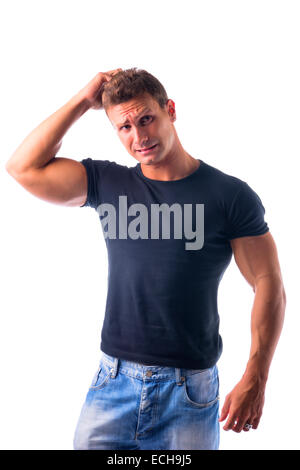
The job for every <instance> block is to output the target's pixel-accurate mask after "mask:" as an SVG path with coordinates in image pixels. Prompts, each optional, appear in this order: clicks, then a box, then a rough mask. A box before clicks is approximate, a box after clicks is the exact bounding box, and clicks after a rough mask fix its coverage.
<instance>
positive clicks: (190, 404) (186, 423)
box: [73, 352, 220, 450]
mask: <svg viewBox="0 0 300 470" xmlns="http://www.w3.org/2000/svg"><path fill="white" fill-rule="evenodd" d="M218 418H219V374H218V368H217V365H215V366H213V367H211V368H209V369H197V370H196V369H178V368H174V367H165V366H159V365H144V364H139V363H137V362H132V361H127V360H124V359H119V358H116V357H113V356H109V355H108V354H105V353H104V352H102V356H101V360H100V364H99V367H98V369H97V371H96V374H95V376H94V378H93V380H92V383H91V385H90V388H89V391H88V393H87V396H86V400H85V403H84V405H83V407H82V410H81V414H80V417H79V420H78V423H77V427H76V431H75V436H74V443H73V445H74V449H75V450H88V449H94V450H104V449H109V450H125V449H130V450H146V449H153V450H161V449H176V450H177V449H178V450H185V449H187V450H194V449H201V450H208V449H209V450H218V448H219V437H220V428H219V421H218Z"/></svg>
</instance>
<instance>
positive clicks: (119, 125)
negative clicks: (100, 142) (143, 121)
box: [117, 108, 152, 127]
mask: <svg viewBox="0 0 300 470" xmlns="http://www.w3.org/2000/svg"><path fill="white" fill-rule="evenodd" d="M149 112H150V113H151V112H152V111H151V109H149V108H146V109H144V110H143V111H142V112H141V113H140V114H139V115H138V116H137V117H136V118H135V119H136V120H138V119H139V118H140V117H141V116H142V115H143V114H145V113H149ZM127 122H129V120H128V119H126V120H125V121H123V122H120V123H119V124H117V127H121V126H124V125H125V124H127Z"/></svg>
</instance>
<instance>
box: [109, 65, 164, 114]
mask: <svg viewBox="0 0 300 470" xmlns="http://www.w3.org/2000/svg"><path fill="white" fill-rule="evenodd" d="M144 93H149V95H151V96H152V97H153V98H154V99H155V100H156V101H157V103H158V104H159V106H160V107H161V108H162V109H163V108H164V107H165V105H166V103H167V101H168V95H167V92H166V90H165V88H164V87H163V85H162V84H161V83H160V81H159V80H158V79H157V78H156V77H154V76H153V75H152V74H151V73H149V72H147V71H146V70H142V69H138V68H137V67H133V68H131V69H127V70H122V71H120V72H118V73H116V74H115V75H113V77H112V78H111V79H110V80H109V81H108V82H105V84H104V86H103V92H102V105H103V108H104V109H105V111H106V110H107V109H108V108H109V107H110V106H113V105H116V104H120V103H124V102H126V101H129V100H131V99H133V98H136V97H138V96H141V95H143V94H144Z"/></svg>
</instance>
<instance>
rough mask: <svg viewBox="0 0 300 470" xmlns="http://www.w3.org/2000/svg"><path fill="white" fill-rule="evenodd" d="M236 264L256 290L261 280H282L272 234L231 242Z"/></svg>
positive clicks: (242, 238)
mask: <svg viewBox="0 0 300 470" xmlns="http://www.w3.org/2000/svg"><path fill="white" fill-rule="evenodd" d="M230 244H231V247H232V250H233V254H234V258H235V261H236V264H237V266H238V268H239V270H240V271H241V273H242V275H243V276H244V278H245V279H246V281H247V282H248V283H249V284H250V285H251V286H252V288H253V290H255V286H256V285H257V282H258V280H259V279H261V278H263V277H266V276H268V277H272V278H273V277H274V278H277V279H281V270H280V265H279V260H278V253H277V248H276V245H275V242H274V239H273V237H272V235H271V233H270V232H267V233H265V234H263V235H257V236H252V237H241V238H235V239H234V240H231V241H230Z"/></svg>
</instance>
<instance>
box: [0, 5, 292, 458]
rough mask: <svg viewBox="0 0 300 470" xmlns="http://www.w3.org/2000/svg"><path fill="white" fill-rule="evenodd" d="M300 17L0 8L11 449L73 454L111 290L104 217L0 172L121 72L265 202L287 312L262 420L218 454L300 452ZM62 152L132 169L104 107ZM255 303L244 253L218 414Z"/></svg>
mask: <svg viewBox="0 0 300 470" xmlns="http://www.w3.org/2000/svg"><path fill="white" fill-rule="evenodd" d="M299 22H300V9H299V2H297V1H289V0H284V1H275V0H272V1H266V0H259V1H257V0H251V1H241V0H236V1H224V0H222V1H213V0H209V1H199V0H197V1H196V0H194V1H186V2H179V1H175V0H172V1H169V0H164V1H161V0H160V1H157V0H151V2H140V1H136V0H135V1H119V0H114V1H113V2H108V1H107V2H101V1H88V0H85V1H74V0H72V1H66V0H59V1H53V0H52V1H43V2H41V1H38V0H36V1H32V0H27V1H26V2H23V1H16V0H10V1H9V2H2V3H1V7H0V35H1V36H0V41H1V75H0V77H1V87H0V93H1V96H0V98H1V101H0V103H1V127H0V129H1V156H0V159H1V169H0V178H1V181H0V190H1V195H0V197H1V224H2V226H1V232H0V236H1V243H0V259H1V272H0V275H1V295H0V309H1V325H0V357H1V375H0V380H1V389H0V390H1V394H0V447H1V449H72V439H73V433H74V430H75V426H76V423H77V419H78V416H79V412H80V409H81V406H82V404H83V401H84V398H85V395H86V392H87V388H88V386H89V384H90V381H91V379H92V376H93V374H94V371H95V369H96V367H97V364H98V360H99V357H100V350H99V344H100V333H101V328H102V321H103V315H104V308H105V301H106V289H107V284H106V283H107V254H106V246H105V241H104V238H103V234H102V230H101V226H100V222H99V219H98V215H97V214H96V212H95V211H94V210H92V209H90V208H66V207H62V206H59V205H56V204H51V203H47V202H44V201H42V200H41V199H38V198H37V197H35V196H33V195H31V194H30V193H29V192H27V191H26V190H24V189H23V188H22V187H21V186H20V185H18V183H16V182H15V180H14V179H13V178H11V177H10V176H9V175H8V173H7V172H6V171H5V168H4V165H5V162H6V161H7V160H8V159H9V157H10V156H11V155H12V153H13V152H14V150H15V149H16V148H17V146H18V145H19V144H20V143H21V142H22V140H23V139H24V138H25V137H26V136H27V135H28V134H29V133H30V132H31V131H32V130H33V128H35V127H36V126H37V125H38V124H39V123H40V122H42V121H43V120H44V119H46V118H47V117H48V116H50V115H51V114H52V113H54V112H55V111H56V110H57V109H58V108H59V107H61V106H62V105H63V104H65V102H67V101H68V100H69V99H70V98H71V97H72V96H73V95H74V94H75V93H77V91H79V90H80V89H81V88H82V87H83V86H84V85H85V84H86V83H88V82H89V81H90V80H91V79H92V78H93V77H94V76H95V75H96V73H97V72H99V71H107V70H111V69H115V68H118V67H121V68H130V67H138V68H144V69H146V70H148V71H149V72H151V73H152V74H153V75H155V76H156V77H157V78H158V79H159V80H160V81H161V82H162V83H163V85H164V86H165V88H166V90H167V93H168V95H169V98H172V99H173V100H174V101H175V105H176V111H177V121H176V123H175V127H176V130H177V132H178V136H179V138H180V140H181V142H182V144H183V147H184V148H185V150H186V151H188V152H189V153H190V154H192V155H193V156H194V157H195V158H200V159H203V160H204V161H205V162H206V163H208V164H210V165H213V166H215V167H217V168H219V169H220V170H222V171H224V172H226V173H229V174H231V175H234V176H236V177H238V178H240V179H242V180H244V181H247V182H248V184H249V185H250V186H251V187H252V188H253V189H254V190H255V191H256V192H257V193H258V194H259V196H260V197H261V199H262V202H263V204H264V207H265V209H266V214H265V220H266V221H267V223H268V225H269V227H270V232H271V233H272V235H273V237H274V239H275V242H276V245H277V249H278V253H279V259H280V263H281V268H282V274H283V278H284V283H285V289H286V293H287V309H286V320H285V325H284V329H283V332H282V336H281V339H280V342H279V344H278V347H277V350H276V352H275V356H274V360H273V363H272V366H271V370H270V375H269V380H268V383H267V389H266V400H265V406H264V413H263V416H262V419H261V423H260V426H259V428H258V429H257V430H256V431H251V432H249V433H240V434H237V433H234V432H233V431H227V432H225V431H223V430H222V428H221V430H222V431H221V446H220V448H221V449H236V450H237V449H252V450H254V449H299V448H300V442H299V441H300V439H299V405H298V391H299V376H298V373H299V326H300V321H299V303H298V293H299V287H298V282H299V269H298V267H299V261H300V259H299V239H298V236H299V221H298V220H299V216H298V214H299V165H298V164H299V157H300V154H299V147H300V145H299V124H300V122H299V120H300V114H299V109H300V93H299V83H300V69H299V45H300V30H299ZM57 156H65V157H69V158H73V159H76V160H80V159H82V158H84V157H88V156H89V157H91V158H95V159H108V160H113V161H116V162H117V163H120V164H124V165H127V166H134V165H136V163H137V162H136V160H134V159H133V157H132V156H130V155H129V154H128V153H127V152H126V150H125V148H124V147H123V146H122V144H121V142H120V141H119V140H118V138H117V136H116V135H115V134H114V133H113V130H112V127H111V125H110V123H109V121H108V119H107V117H106V115H105V113H104V112H103V111H99V110H98V111H95V110H90V111H88V112H87V113H86V114H85V115H83V116H82V117H81V118H80V119H79V120H78V121H77V122H76V123H75V124H74V125H73V126H72V127H71V128H70V130H69V131H68V132H67V134H66V135H65V137H64V139H63V145H62V147H61V149H60V151H59V153H58V154H57ZM145 268H146V267H145ZM252 303H253V291H252V289H251V288H250V286H249V285H248V284H247V283H246V281H245V280H244V278H243V277H242V275H241V274H240V272H239V270H238V268H237V266H236V264H235V262H234V259H233V260H232V262H231V264H230V266H229V268H228V269H227V271H226V273H225V275H224V277H223V280H222V282H221V285H220V288H219V295H218V306H219V313H220V318H221V323H220V332H221V335H222V337H223V341H224V351H223V355H222V357H221V359H220V361H219V362H218V367H219V372H220V382H221V389H220V391H221V401H220V406H221V407H222V405H223V403H224V399H225V395H226V394H227V393H229V392H230V391H231V389H232V388H233V387H234V385H235V384H236V383H237V382H238V381H239V380H240V378H241V376H242V373H243V372H244V368H245V366H246V362H247V359H248V354H249V347H250V315H251V308H252ZM223 425H224V423H223Z"/></svg>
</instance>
